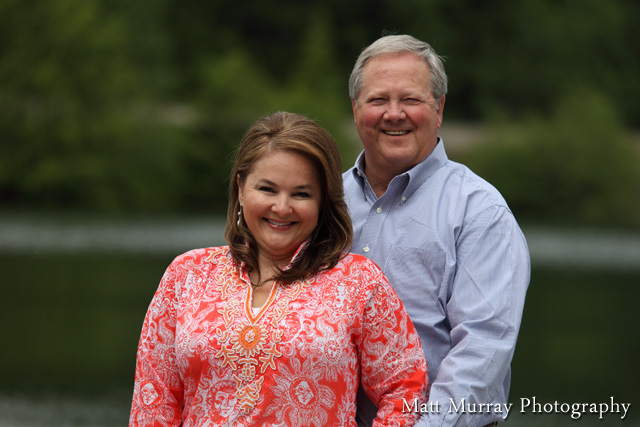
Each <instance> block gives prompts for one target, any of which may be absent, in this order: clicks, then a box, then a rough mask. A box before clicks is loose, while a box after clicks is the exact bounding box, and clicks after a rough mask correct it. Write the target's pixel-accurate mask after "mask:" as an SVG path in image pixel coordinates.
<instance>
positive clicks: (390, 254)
mask: <svg viewBox="0 0 640 427" xmlns="http://www.w3.org/2000/svg"><path fill="white" fill-rule="evenodd" d="M363 162H364V155H363V154H362V153H361V154H360V156H359V157H358V159H357V161H356V165H355V166H354V167H353V168H351V169H349V170H348V171H346V172H345V173H344V175H343V178H344V189H345V196H346V199H347V204H348V206H349V212H350V214H351V217H352V219H353V226H354V232H355V235H354V241H353V249H352V250H353V252H356V253H359V254H362V255H365V256H367V257H368V258H370V259H372V260H373V261H375V262H376V263H377V264H378V265H379V266H380V267H381V268H382V270H383V271H384V273H385V275H386V276H387V278H388V279H389V282H391V285H392V286H393V287H394V288H395V290H396V292H397V293H398V295H399V296H400V298H401V299H402V302H403V303H404V305H405V307H406V309H407V311H408V312H409V315H410V317H411V320H412V321H413V323H414V324H415V326H416V329H417V331H418V334H419V335H420V339H421V342H422V346H423V348H424V352H425V356H426V359H427V367H428V369H429V381H430V383H431V393H430V397H429V402H430V404H429V405H427V406H426V407H423V408H422V413H421V418H420V420H419V421H418V423H417V424H416V426H441V425H443V426H453V425H463V426H484V425H486V424H488V423H491V422H493V421H499V420H502V419H503V418H504V417H505V416H506V410H505V409H504V404H505V403H506V402H507V396H508V393H509V384H510V376H511V374H510V370H511V368H510V364H511V359H512V357H513V353H514V350H515V345H516V339H517V337H518V330H519V329H520V322H521V319H522V310H523V306H524V300H525V294H526V290H527V287H528V284H529V278H530V267H531V266H530V261H529V251H528V248H527V243H526V241H525V238H524V235H523V234H522V231H521V230H520V228H519V226H518V224H517V223H516V220H515V218H514V217H513V214H512V213H511V211H510V210H509V207H508V206H507V203H506V202H505V200H504V198H503V197H502V196H501V195H500V193H499V192H498V191H497V190H496V189H495V188H494V187H493V186H491V185H490V184H489V183H487V182H486V181H485V180H483V179H482V178H480V177H479V176H477V175H476V174H474V173H473V172H472V171H471V170H470V169H469V168H467V167H466V166H464V165H461V164H459V163H456V162H453V161H451V160H449V159H448V157H447V155H446V152H445V149H444V145H443V141H442V140H439V142H438V145H437V146H436V148H435V149H434V151H433V152H432V153H431V154H430V155H429V157H427V158H426V159H425V160H424V161H423V162H421V163H420V164H418V165H417V166H415V167H414V168H412V169H411V170H409V171H407V172H405V173H403V174H401V175H398V176H396V177H395V178H393V180H391V182H390V183H389V186H388V188H387V191H386V193H385V194H384V195H382V197H380V198H378V197H376V195H375V193H374V191H373V189H372V188H371V186H370V185H369V183H368V182H367V179H366V176H365V174H364V168H363V166H364V164H363ZM363 398H364V399H366V396H364V394H363V393H360V394H359V396H358V408H359V409H358V410H359V414H358V423H359V425H361V426H364V425H370V422H369V424H367V422H365V421H362V420H363V419H367V418H368V419H369V420H370V419H372V418H373V417H374V415H375V407H374V406H372V405H371V403H370V402H368V403H367V402H364V401H362V399H363ZM366 400H368V399H366ZM473 404H476V405H473ZM478 404H484V405H483V406H480V405H478ZM461 405H462V406H461ZM500 408H502V409H500ZM463 409H464V410H463ZM363 416H364V418H362V417H363Z"/></svg>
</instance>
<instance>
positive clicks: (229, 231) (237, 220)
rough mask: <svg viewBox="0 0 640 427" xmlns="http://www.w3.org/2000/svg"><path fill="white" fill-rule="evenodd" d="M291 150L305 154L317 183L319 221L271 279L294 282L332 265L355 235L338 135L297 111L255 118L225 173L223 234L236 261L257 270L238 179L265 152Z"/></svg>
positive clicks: (251, 269)
mask: <svg viewBox="0 0 640 427" xmlns="http://www.w3.org/2000/svg"><path fill="white" fill-rule="evenodd" d="M278 150H284V151H291V152H294V153H297V154H300V155H303V156H305V157H306V158H308V159H309V160H310V162H311V164H313V166H314V168H315V170H316V173H317V174H318V180H319V181H320V184H321V202H320V213H319V216H318V225H317V226H316V228H315V230H314V231H313V233H312V234H311V236H310V238H309V245H308V246H307V248H306V249H305V251H304V253H303V254H302V256H300V257H297V258H296V260H295V262H294V263H293V264H292V265H291V266H290V267H289V268H288V269H286V270H283V271H280V272H279V274H278V275H276V277H274V278H273V279H276V280H280V281H283V282H293V281H295V280H298V279H302V278H303V277H305V276H308V275H312V274H315V273H317V272H319V271H321V270H324V269H330V268H332V267H333V266H335V265H336V264H337V262H338V261H339V260H340V258H341V257H342V256H343V254H344V253H345V252H346V251H348V250H350V248H351V242H352V239H353V229H352V225H351V217H350V216H349V212H348V209H347V205H346V203H345V201H344V193H343V189H342V162H341V159H340V152H339V151H338V146H337V145H336V141H335V140H334V139H333V137H332V136H331V134H329V132H327V131H326V130H325V129H324V128H323V127H322V126H320V125H318V124H317V123H315V122H314V121H312V120H309V119H308V118H306V117H304V116H301V115H299V114H294V113H287V112H277V113H274V114H272V115H269V116H266V117H263V118H261V119H260V120H258V121H257V122H256V123H254V124H253V126H251V128H249V130H248V131H247V133H246V134H245V135H244V137H243V138H242V141H241V142H240V145H239V146H238V149H237V151H236V157H235V162H234V166H233V169H232V172H231V177H230V179H229V209H228V212H227V226H226V229H225V238H226V239H227V242H228V243H229V248H230V249H231V254H232V256H233V257H234V258H235V260H236V262H238V264H240V263H241V262H244V263H245V264H246V266H247V269H248V270H249V271H257V272H258V274H259V273H260V269H259V266H258V246H257V244H256V242H255V240H254V238H253V235H252V234H251V231H250V230H249V228H248V227H247V224H246V223H245V221H244V219H243V218H242V215H240V216H239V215H238V213H239V211H240V201H239V199H238V193H239V183H238V181H239V182H240V185H241V184H242V183H243V182H244V180H245V179H246V177H247V175H249V173H251V170H252V167H253V165H254V164H255V163H256V161H258V160H259V159H261V158H262V157H263V156H264V155H265V154H267V153H272V152H274V151H278Z"/></svg>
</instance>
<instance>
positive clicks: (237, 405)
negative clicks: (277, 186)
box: [129, 246, 428, 427]
mask: <svg viewBox="0 0 640 427" xmlns="http://www.w3.org/2000/svg"><path fill="white" fill-rule="evenodd" d="M301 250H303V249H299V250H298V252H299V253H300V252H301ZM297 255H298V254H296V256H297ZM294 258H295V256H294ZM251 298H252V290H251V286H250V282H249V278H248V273H247V271H246V270H245V269H244V268H243V266H238V265H237V264H236V263H235V261H234V260H233V258H232V256H231V254H230V251H229V248H228V247H226V246H224V247H218V248H207V249H196V250H193V251H190V252H187V253H185V254H183V255H180V256H179V257H177V258H176V259H175V260H174V261H173V263H171V265H170V266H169V268H168V269H167V271H166V272H165V274H164V276H163V278H162V281H161V282H160V286H159V288H158V290H157V292H156V294H155V296H154V298H153V300H152V302H151V305H150V306H149V310H148V312H147V315H146V318H145V321H144V325H143V327H142V335H141V337H140V344H139V347H138V356H137V364H136V376H135V387H134V394H133V404H132V408H131V416H130V421H129V424H130V426H180V425H182V426H260V427H267V426H271V427H276V426H316V427H324V426H340V427H343V426H355V425H356V423H355V409H356V408H355V396H356V391H357V389H358V384H359V381H360V380H361V381H362V385H363V388H364V390H365V391H366V392H367V394H368V395H369V396H370V397H371V399H372V400H373V401H374V402H376V403H377V404H378V407H379V408H380V410H379V411H378V418H377V419H376V423H377V424H374V425H375V426H383V425H384V426H387V425H389V426H391V425H393V426H407V425H412V424H413V423H414V421H415V417H417V414H415V413H411V412H403V407H404V406H403V405H404V402H405V401H406V402H407V403H408V404H410V405H411V406H413V404H414V402H416V399H417V402H418V405H419V404H420V403H423V402H426V398H427V396H426V393H427V389H428V384H427V381H428V380H427V378H428V377H427V375H426V363H425V359H424V355H423V352H422V348H421V346H420V341H419V338H418V336H417V334H416V331H415V329H414V327H413V324H412V323H411V321H410V320H409V317H408V316H407V314H406V312H405V310H404V307H403V306H402V303H401V302H400V299H399V298H398V297H397V295H396V294H395V292H394V291H393V289H392V288H391V286H390V285H389V284H388V282H387V280H386V279H385V277H384V276H383V274H382V272H381V271H380V269H379V268H378V267H377V266H376V265H375V264H374V263H373V262H372V261H369V260H368V259H366V258H364V257H362V256H360V255H348V256H346V257H345V258H344V259H342V260H341V261H340V262H339V263H338V264H337V265H336V266H335V267H334V268H332V269H331V270H328V271H323V272H320V273H318V274H316V275H314V276H311V277H310V278H307V279H305V280H299V281H296V282H293V283H292V284H287V285H285V284H281V283H277V282H276V284H275V285H274V287H273V289H272V290H271V294H270V295H269V297H268V300H267V302H266V303H265V304H264V306H263V307H262V308H261V309H259V310H254V309H252V307H251ZM403 399H404V400H403Z"/></svg>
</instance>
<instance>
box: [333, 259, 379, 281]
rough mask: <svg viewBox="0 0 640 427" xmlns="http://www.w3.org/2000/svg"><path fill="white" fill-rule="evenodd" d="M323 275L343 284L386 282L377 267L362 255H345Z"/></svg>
mask: <svg viewBox="0 0 640 427" xmlns="http://www.w3.org/2000/svg"><path fill="white" fill-rule="evenodd" d="M325 274H327V275H329V276H330V277H332V278H334V279H338V280H340V281H343V282H359V283H361V284H372V283H379V282H383V281H386V279H385V278H384V274H383V273H382V270H381V269H380V267H378V265H377V264H376V263H375V262H373V261H371V260H370V259H369V258H366V257H364V256H362V255H359V254H355V253H347V254H345V255H344V256H343V257H342V258H341V259H340V261H338V263H337V264H336V265H335V266H334V267H333V268H331V269H330V270H328V271H326V272H325Z"/></svg>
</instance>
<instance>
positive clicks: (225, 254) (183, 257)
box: [171, 246, 232, 267]
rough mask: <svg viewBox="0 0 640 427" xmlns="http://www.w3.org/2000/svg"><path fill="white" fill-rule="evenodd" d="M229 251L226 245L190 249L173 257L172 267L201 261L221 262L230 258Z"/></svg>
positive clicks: (225, 261) (200, 262)
mask: <svg viewBox="0 0 640 427" xmlns="http://www.w3.org/2000/svg"><path fill="white" fill-rule="evenodd" d="M231 259H232V257H231V252H230V251H229V247H228V246H216V247H209V248H198V249H191V250H189V251H187V252H184V253H182V254H180V255H178V256H177V257H175V258H174V260H173V262H172V263H171V265H172V266H173V267H177V266H181V267H184V266H186V265H193V264H202V263H213V264H221V263H227V262H229V260H231Z"/></svg>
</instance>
